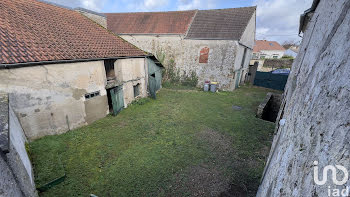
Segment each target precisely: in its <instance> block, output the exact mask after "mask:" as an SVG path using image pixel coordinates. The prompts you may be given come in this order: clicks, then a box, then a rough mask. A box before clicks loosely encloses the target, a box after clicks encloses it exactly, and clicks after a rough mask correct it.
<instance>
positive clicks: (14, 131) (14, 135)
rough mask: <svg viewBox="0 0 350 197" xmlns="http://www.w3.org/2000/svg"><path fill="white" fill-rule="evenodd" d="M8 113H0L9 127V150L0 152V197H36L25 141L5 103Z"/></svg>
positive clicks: (18, 125)
mask: <svg viewBox="0 0 350 197" xmlns="http://www.w3.org/2000/svg"><path fill="white" fill-rule="evenodd" d="M6 105H7V107H8V109H9V110H8V111H6V112H4V111H1V112H0V114H2V115H3V113H6V114H7V117H9V118H8V119H7V122H6V123H7V124H8V125H9V126H8V128H9V135H10V136H9V139H10V143H9V149H8V153H6V154H4V153H3V152H0V196H16V197H17V196H26V197H35V196H38V194H37V192H36V188H35V183H34V175H33V169H32V165H31V163H30V160H29V157H28V154H27V151H26V148H25V143H26V142H27V139H26V137H25V135H24V133H23V129H22V127H21V125H20V123H19V121H18V119H17V117H16V115H15V113H14V112H13V110H12V108H11V107H9V103H8V102H7V103H6Z"/></svg>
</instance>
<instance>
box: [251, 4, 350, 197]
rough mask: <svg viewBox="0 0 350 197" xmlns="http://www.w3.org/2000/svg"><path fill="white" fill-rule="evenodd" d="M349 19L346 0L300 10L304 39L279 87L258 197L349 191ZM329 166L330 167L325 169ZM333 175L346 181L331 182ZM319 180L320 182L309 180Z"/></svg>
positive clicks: (321, 194)
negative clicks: (277, 108) (282, 87)
mask: <svg viewBox="0 0 350 197" xmlns="http://www.w3.org/2000/svg"><path fill="white" fill-rule="evenodd" d="M349 24H350V1H348V0H339V1H327V0H314V1H313V5H312V7H311V8H310V9H308V10H307V11H306V12H305V13H304V14H303V15H302V17H301V25H300V30H302V31H303V32H304V33H303V41H302V44H301V47H300V52H299V54H298V56H297V58H296V59H295V62H294V64H293V67H292V70H291V74H290V76H289V79H288V83H287V86H286V89H285V92H284V95H285V98H284V101H283V102H282V105H281V110H280V112H279V116H280V118H279V119H280V121H279V124H277V128H276V132H275V135H274V141H273V144H272V148H271V151H270V155H269V159H268V162H267V166H266V168H265V171H264V175H263V178H262V183H261V185H260V188H259V191H258V194H257V196H258V197H265V196H349V193H348V192H349V190H348V191H346V188H349V187H350V181H349V180H348V178H349V177H348V176H346V175H348V172H350V171H349V170H350V143H349V141H350V119H349V117H350V100H349V98H350V77H349V73H350V56H349V52H350V34H349V32H350V26H349ZM329 165H331V166H333V167H331V168H334V171H333V172H332V170H330V171H327V170H326V168H325V167H326V166H329ZM335 165H337V166H335ZM341 166H343V167H344V168H345V169H346V170H344V169H343V170H341ZM336 167H337V168H336ZM315 171H316V173H315ZM317 172H318V174H319V176H317ZM323 172H326V173H327V174H326V175H325V174H324V173H323ZM332 175H334V176H336V179H337V180H338V181H339V182H340V181H342V180H343V179H344V178H345V180H344V182H343V183H340V184H339V185H336V184H335V183H336V182H335V181H334V179H333V178H332ZM322 179H324V180H325V182H324V184H316V182H315V181H314V180H322ZM337 184H338V183H337Z"/></svg>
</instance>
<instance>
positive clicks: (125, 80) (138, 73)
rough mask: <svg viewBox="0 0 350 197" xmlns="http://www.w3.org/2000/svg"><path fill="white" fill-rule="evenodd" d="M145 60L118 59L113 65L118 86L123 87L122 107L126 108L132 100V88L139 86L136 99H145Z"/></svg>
mask: <svg viewBox="0 0 350 197" xmlns="http://www.w3.org/2000/svg"><path fill="white" fill-rule="evenodd" d="M146 67H147V66H146V63H145V58H129V59H118V60H116V61H115V63H114V70H115V75H116V78H117V81H118V84H122V85H123V95H124V107H125V108H126V107H127V106H128V105H129V104H130V103H131V102H132V101H133V100H135V99H136V98H135V97H134V88H133V87H134V86H135V85H137V84H140V85H139V87H140V89H139V92H140V95H139V96H138V97H137V98H139V97H147V96H148V95H147V83H146V77H147V75H146V73H147V70H146V69H147V68H146Z"/></svg>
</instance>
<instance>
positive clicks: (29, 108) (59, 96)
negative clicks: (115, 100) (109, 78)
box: [0, 61, 108, 140]
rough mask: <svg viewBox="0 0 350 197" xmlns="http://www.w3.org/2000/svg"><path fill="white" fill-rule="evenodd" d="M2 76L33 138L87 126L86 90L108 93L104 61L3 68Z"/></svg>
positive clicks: (2, 87)
mask: <svg viewBox="0 0 350 197" xmlns="http://www.w3.org/2000/svg"><path fill="white" fill-rule="evenodd" d="M0 78H1V81H0V90H1V91H5V92H8V93H10V100H11V106H12V107H13V110H14V111H15V113H16V114H17V115H18V117H19V118H20V122H21V124H22V126H23V129H24V131H25V133H26V136H27V137H28V138H29V139H30V140H32V139H36V138H39V137H42V136H45V135H53V134H59V133H63V132H66V131H68V130H69V129H74V128H77V127H80V126H82V125H86V124H87V120H86V118H87V114H86V111H85V104H84V102H85V93H90V92H95V91H100V95H101V97H103V96H105V95H106V90H105V85H106V74H105V69H104V62H103V61H92V62H80V63H67V64H50V65H41V66H33V67H22V68H16V69H2V70H0ZM99 107H101V108H102V109H104V108H106V109H107V106H99ZM107 111H108V110H106V114H107ZM67 119H68V122H67ZM68 125H69V128H68Z"/></svg>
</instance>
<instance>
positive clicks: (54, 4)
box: [35, 0, 74, 10]
mask: <svg viewBox="0 0 350 197" xmlns="http://www.w3.org/2000/svg"><path fill="white" fill-rule="evenodd" d="M35 1H38V2H41V3H45V4H48V5H52V6H56V7H59V8H64V9H68V10H74V9H73V8H71V7H69V6H65V5H61V4H58V3H54V2H50V1H45V0H35Z"/></svg>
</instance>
